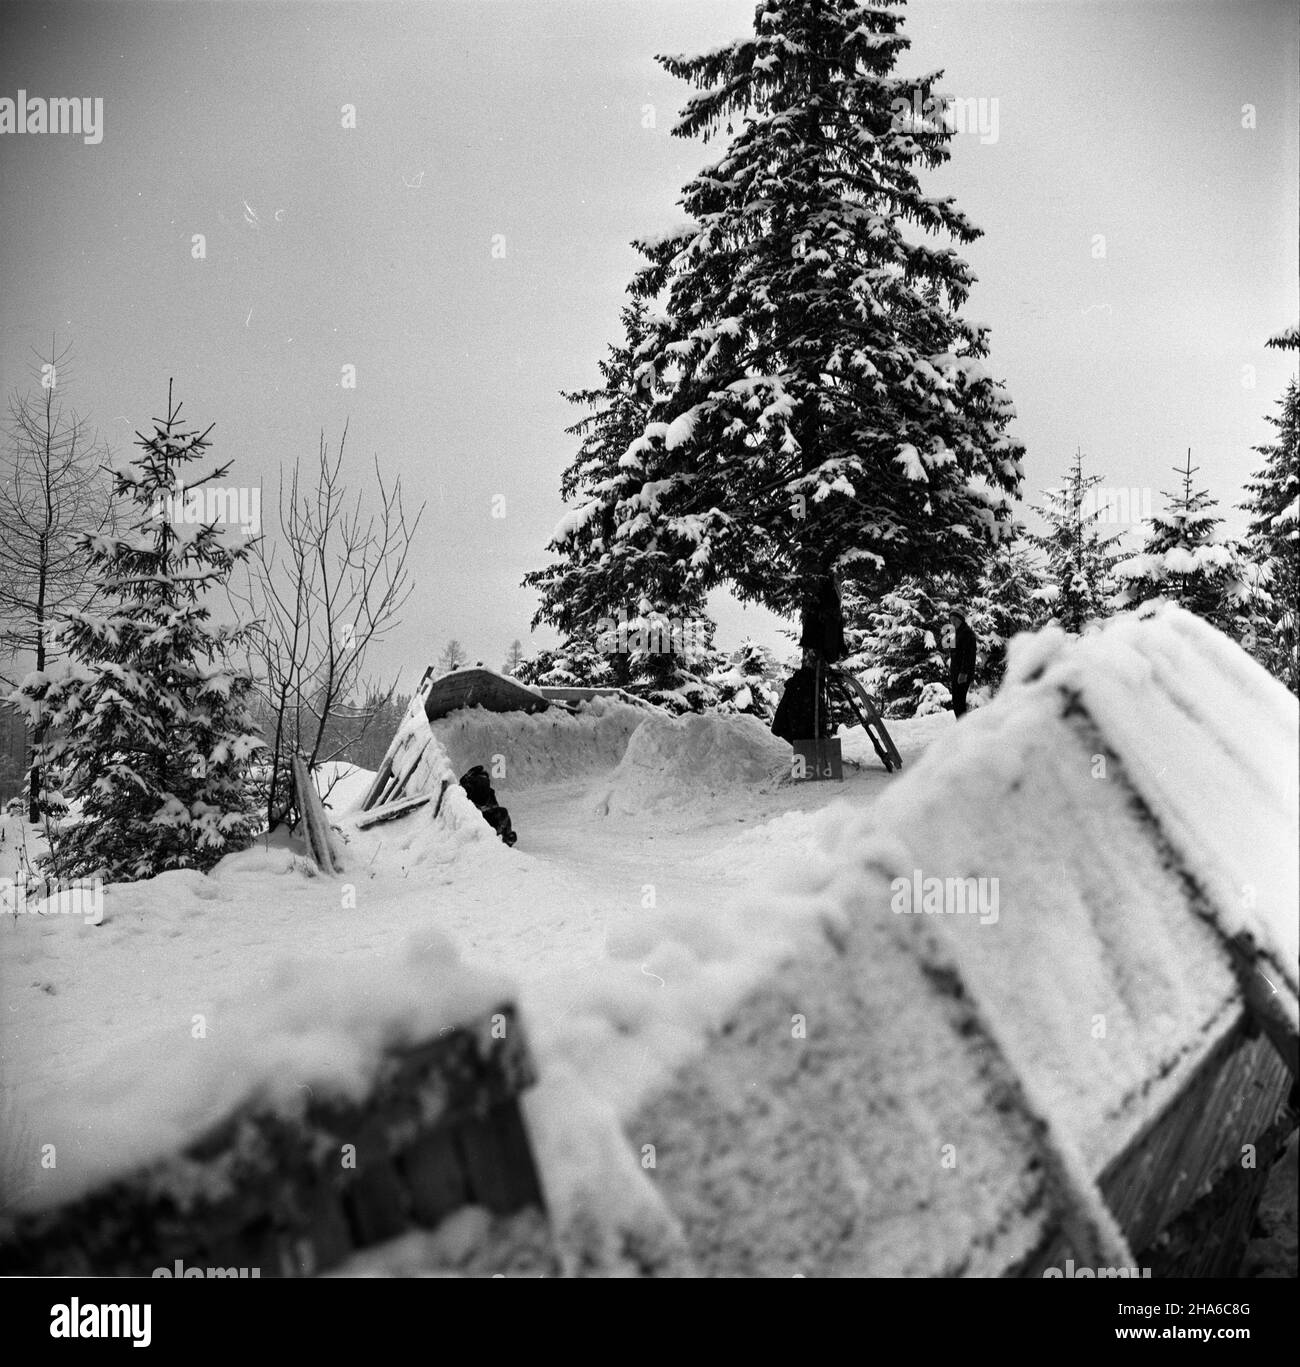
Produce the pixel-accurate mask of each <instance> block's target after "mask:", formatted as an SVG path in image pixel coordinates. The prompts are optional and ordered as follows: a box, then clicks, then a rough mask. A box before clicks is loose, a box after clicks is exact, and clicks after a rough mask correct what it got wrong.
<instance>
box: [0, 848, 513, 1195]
mask: <svg viewBox="0 0 1300 1367" xmlns="http://www.w3.org/2000/svg"><path fill="white" fill-rule="evenodd" d="M192 880H201V882H202V883H203V885H204V886H203V887H202V888H200V885H199V882H195V881H192ZM150 882H151V883H152V884H154V885H157V886H156V887H155V888H154V889H152V890H151V891H154V892H161V891H163V890H164V885H165V887H166V889H167V890H169V891H170V894H171V898H170V903H171V906H172V907H173V908H174V910H175V913H176V914H177V915H179V916H181V917H184V916H188V915H190V914H193V913H194V912H195V911H198V910H200V909H201V908H200V907H199V906H197V905H195V903H207V906H208V907H209V908H210V907H211V903H212V900H213V899H217V900H223V893H222V889H221V888H220V887H219V886H217V885H216V884H215V883H214V882H213V880H210V879H203V878H202V875H199V874H194V875H190V874H178V875H175V876H168V875H164V876H162V877H160V878H157V879H152V880H150ZM173 885H174V886H173ZM132 887H133V889H139V888H140V885H138V884H136V885H132ZM186 894H188V896H187V895H186ZM137 900H138V893H137ZM513 991H514V989H513V985H512V984H511V983H510V982H509V981H507V980H505V979H503V978H501V977H499V976H497V975H495V974H490V973H485V972H483V971H482V970H479V969H474V968H471V967H468V966H466V965H464V964H462V963H461V962H460V960H459V957H458V954H457V951H456V949H455V947H454V945H453V944H452V943H451V941H450V940H448V939H447V938H446V937H445V936H442V935H440V934H438V933H437V932H436V931H433V930H431V929H428V928H426V929H423V930H419V931H416V932H415V933H413V934H410V935H409V936H408V937H407V938H406V939H405V942H404V944H403V945H402V946H401V947H399V948H398V949H397V950H396V952H393V951H392V950H391V949H390V950H389V951H388V952H386V953H384V954H382V955H376V954H370V955H366V956H364V957H363V956H357V955H348V956H345V957H344V958H342V959H335V960H328V959H323V958H316V957H308V956H302V957H299V958H297V959H290V958H284V959H281V960H280V962H279V963H278V965H277V967H276V969H275V970H274V971H273V973H272V974H271V975H270V977H269V978H268V979H266V980H264V982H263V983H262V985H261V986H260V988H259V989H258V990H256V991H252V992H249V993H246V994H243V995H240V996H237V997H232V998H229V999H226V1000H219V1001H217V1002H216V1003H214V1005H213V1006H212V1007H211V1008H210V1009H208V1010H204V1011H202V1012H198V1013H196V1014H195V1015H194V1016H193V1017H192V1018H191V1019H190V1020H189V1021H186V1022H185V1023H184V1029H183V1030H181V1029H180V1028H179V1026H180V1024H181V1023H180V1022H177V1023H175V1024H173V1025H171V1026H169V1027H168V1028H165V1029H160V1030H158V1031H157V1032H156V1033H155V1034H154V1035H152V1036H150V1037H148V1038H144V1039H141V1040H138V1041H137V1042H136V1043H135V1045H134V1046H133V1047H132V1049H131V1050H130V1051H129V1053H128V1052H126V1051H124V1050H121V1051H118V1052H116V1053H109V1054H107V1055H106V1056H105V1058H104V1060H103V1065H102V1066H101V1067H100V1068H98V1069H97V1070H96V1071H95V1072H94V1073H93V1074H90V1075H88V1076H86V1077H83V1078H82V1079H81V1081H80V1084H79V1086H78V1088H77V1090H76V1092H75V1094H73V1095H69V1094H66V1093H65V1094H62V1095H59V1096H55V1097H53V1098H50V1099H49V1100H48V1101H47V1103H46V1104H45V1105H44V1106H43V1107H42V1109H41V1112H40V1121H39V1134H38V1135H34V1136H32V1137H33V1138H39V1142H40V1143H42V1144H45V1143H48V1144H53V1145H54V1146H55V1150H56V1152H57V1154H58V1164H57V1167H56V1168H54V1169H51V1170H49V1171H42V1173H41V1174H40V1180H39V1182H33V1183H31V1184H30V1185H29V1186H27V1187H26V1189H24V1190H19V1191H18V1193H17V1196H18V1199H17V1200H15V1201H14V1202H13V1205H14V1206H15V1207H16V1208H18V1209H23V1208H37V1207H47V1206H51V1205H55V1204H58V1203H61V1202H63V1201H65V1200H69V1199H71V1198H73V1197H75V1196H78V1195H80V1194H82V1193H83V1192H84V1191H86V1190H89V1189H93V1188H94V1187H96V1186H97V1185H99V1184H101V1183H103V1182H105V1181H107V1180H109V1179H111V1178H114V1177H117V1176H119V1175H121V1174H123V1173H125V1172H128V1171H130V1170H132V1169H134V1168H136V1167H138V1166H141V1165H145V1164H149V1163H152V1162H154V1161H156V1160H160V1159H162V1158H164V1157H165V1156H167V1155H170V1154H174V1153H176V1152H177V1151H178V1150H180V1149H181V1148H183V1147H184V1146H186V1145H187V1144H189V1143H191V1142H192V1141H194V1140H195V1139H196V1138H198V1137H199V1136H200V1135H201V1134H202V1133H203V1132H204V1131H205V1130H207V1129H208V1128H210V1127H211V1126H212V1125H214V1124H216V1123H217V1122H219V1121H221V1120H222V1119H224V1118H225V1117H226V1116H228V1115H229V1114H230V1113H231V1112H233V1111H234V1110H235V1109H236V1108H237V1107H239V1106H241V1105H243V1104H244V1103H253V1102H256V1103H265V1104H267V1105H272V1106H275V1107H277V1108H278V1109H280V1110H281V1111H282V1113H285V1114H296V1113H298V1112H299V1111H300V1110H301V1108H302V1105H303V1102H304V1099H305V1098H306V1097H307V1096H308V1095H310V1094H311V1093H312V1092H313V1091H322V1092H325V1093H331V1092H333V1093H338V1094H340V1095H343V1096H347V1097H350V1098H353V1099H359V1098H360V1097H361V1096H363V1095H364V1094H365V1092H366V1090H367V1089H368V1088H369V1087H370V1085H371V1084H372V1083H373V1080H374V1075H375V1070H376V1068H377V1066H378V1064H379V1061H380V1059H381V1056H382V1055H383V1053H384V1051H385V1050H387V1049H389V1048H392V1047H394V1046H398V1045H402V1044H408V1043H416V1042H419V1041H421V1040H426V1039H429V1038H431V1037H436V1036H437V1035H438V1034H439V1032H440V1031H442V1030H444V1029H445V1028H450V1027H453V1026H458V1025H463V1024H465V1023H466V1022H467V1021H469V1020H471V1019H473V1018H475V1017H477V1016H479V1015H480V1014H482V1013H484V1012H487V1011H489V1010H491V1009H492V1008H493V1007H495V1006H496V1005H497V1004H498V1003H500V1002H502V1001H504V1000H508V999H510V998H511V997H512V995H513Z"/></svg>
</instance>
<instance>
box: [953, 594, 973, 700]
mask: <svg viewBox="0 0 1300 1367" xmlns="http://www.w3.org/2000/svg"><path fill="white" fill-rule="evenodd" d="M948 621H949V622H950V623H951V624H952V629H953V642H952V654H951V655H950V656H949V660H948V691H949V692H950V693H951V694H952V710H953V712H954V713H955V714H956V715H957V716H959V717H960V716H963V715H964V714H965V712H966V690H967V689H968V688H969V687H970V686H971V682H972V680H973V679H974V678H975V653H976V646H977V644H978V642H977V641H976V639H975V633H974V632H973V631H972V630H971V629H970V627H969V625H968V624H967V622H966V618H965V616H964V614H962V613H960V612H958V611H957V609H956V608H953V610H952V611H951V612H950V613H949V614H948Z"/></svg>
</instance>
